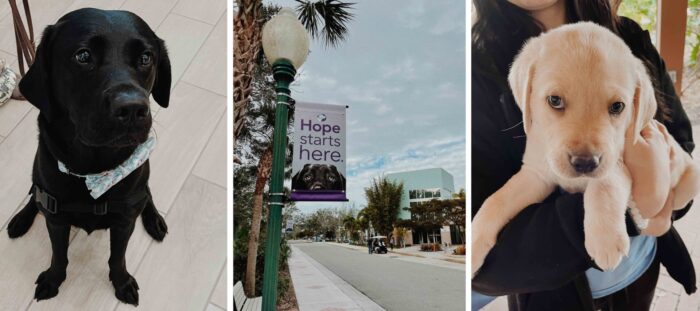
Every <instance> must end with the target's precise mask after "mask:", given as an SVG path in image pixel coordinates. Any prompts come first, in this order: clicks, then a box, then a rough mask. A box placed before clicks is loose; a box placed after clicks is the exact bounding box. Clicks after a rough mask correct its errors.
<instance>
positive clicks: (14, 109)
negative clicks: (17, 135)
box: [0, 99, 32, 136]
mask: <svg viewBox="0 0 700 311" xmlns="http://www.w3.org/2000/svg"><path fill="white" fill-rule="evenodd" d="M31 109H32V104H30V103H29V102H28V101H20V100H14V99H11V100H10V101H9V102H7V103H5V105H3V106H2V107H0V135H2V136H8V135H9V134H10V132H11V131H12V130H13V129H14V128H15V126H17V124H18V123H19V122H20V121H22V119H24V116H26V115H27V112H29V110H31Z"/></svg>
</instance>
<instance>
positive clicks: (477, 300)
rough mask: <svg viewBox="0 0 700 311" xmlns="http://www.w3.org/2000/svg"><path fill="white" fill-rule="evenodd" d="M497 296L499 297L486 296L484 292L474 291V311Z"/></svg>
mask: <svg viewBox="0 0 700 311" xmlns="http://www.w3.org/2000/svg"><path fill="white" fill-rule="evenodd" d="M496 298H498V297H492V296H486V295H484V294H481V293H477V292H475V291H472V311H478V310H481V308H483V307H485V306H486V305H487V304H489V303H491V302H492V301H494V300H496Z"/></svg>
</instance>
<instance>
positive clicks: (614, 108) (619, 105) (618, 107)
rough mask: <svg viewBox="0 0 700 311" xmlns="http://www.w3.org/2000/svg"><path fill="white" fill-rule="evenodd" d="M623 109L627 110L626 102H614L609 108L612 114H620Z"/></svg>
mask: <svg viewBox="0 0 700 311" xmlns="http://www.w3.org/2000/svg"><path fill="white" fill-rule="evenodd" d="M623 110H625V103H623V102H614V103H613V104H612V105H610V109H608V111H609V112H610V114H620V113H622V111H623Z"/></svg>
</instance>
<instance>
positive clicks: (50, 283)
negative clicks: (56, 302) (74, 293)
mask: <svg viewBox="0 0 700 311" xmlns="http://www.w3.org/2000/svg"><path fill="white" fill-rule="evenodd" d="M63 280H65V277H64V278H56V277H54V276H53V274H52V273H51V270H46V271H44V272H42V273H41V274H39V277H38V278H37V279H36V282H35V283H36V290H35V291H34V299H36V300H37V301H39V300H44V299H49V298H53V297H55V296H56V295H58V287H59V286H61V283H63Z"/></svg>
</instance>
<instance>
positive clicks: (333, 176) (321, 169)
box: [292, 163, 345, 191]
mask: <svg viewBox="0 0 700 311" xmlns="http://www.w3.org/2000/svg"><path fill="white" fill-rule="evenodd" d="M292 189H294V190H337V191H343V190H345V176H343V174H341V173H340V172H338V168H337V167H335V165H329V164H310V163H307V164H304V168H302V169H301V170H300V171H299V172H297V173H296V174H295V175H294V177H292Z"/></svg>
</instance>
